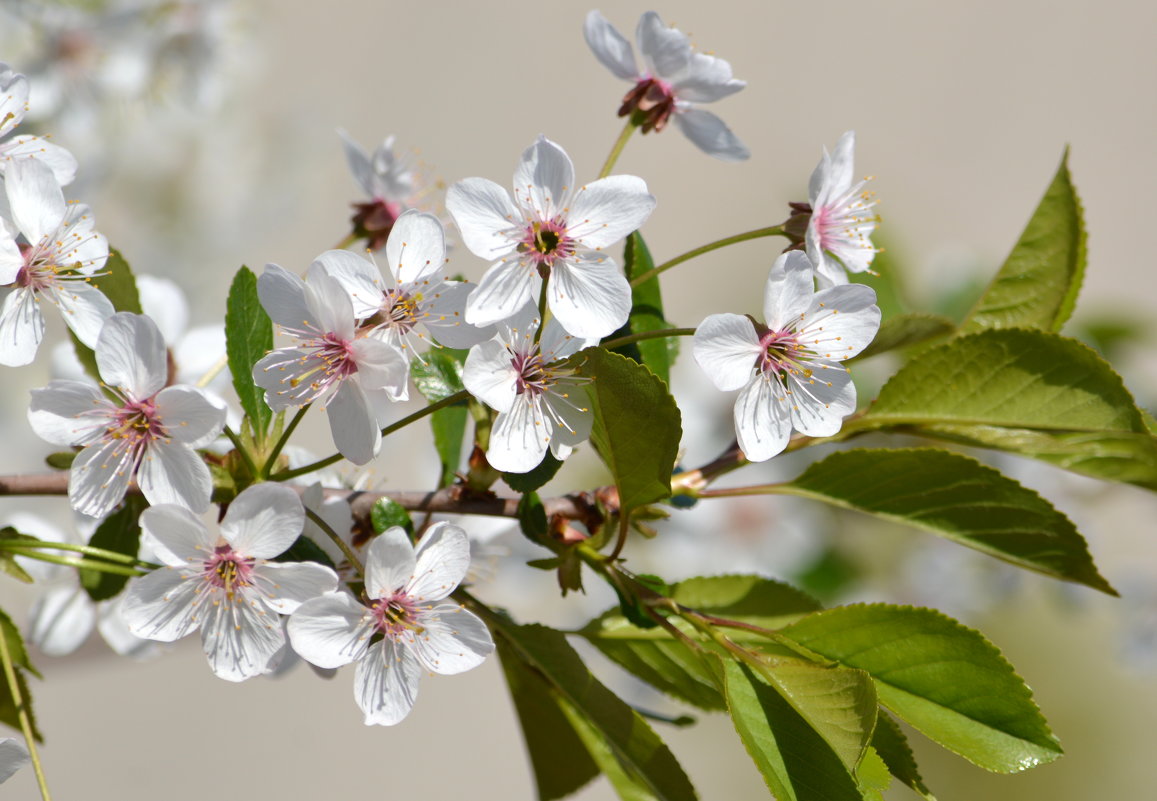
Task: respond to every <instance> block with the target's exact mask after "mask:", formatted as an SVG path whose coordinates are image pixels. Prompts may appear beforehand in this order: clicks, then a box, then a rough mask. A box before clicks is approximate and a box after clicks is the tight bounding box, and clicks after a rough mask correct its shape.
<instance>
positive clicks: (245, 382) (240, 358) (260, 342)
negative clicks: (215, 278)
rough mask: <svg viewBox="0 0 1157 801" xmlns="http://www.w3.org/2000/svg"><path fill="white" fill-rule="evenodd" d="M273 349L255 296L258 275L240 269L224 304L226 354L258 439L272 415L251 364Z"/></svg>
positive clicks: (268, 322) (269, 323)
mask: <svg viewBox="0 0 1157 801" xmlns="http://www.w3.org/2000/svg"><path fill="white" fill-rule="evenodd" d="M272 349H273V321H272V320H270V319H269V315H268V314H266V313H265V309H264V308H263V307H262V306H261V300H260V299H259V298H258V296H257V276H256V275H254V274H253V272H252V271H251V270H250V269H249V268H248V267H242V268H241V269H239V270H238V271H237V274H236V275H235V276H234V277H233V284H232V285H231V286H230V287H229V297H228V299H227V300H226V301H225V354H226V356H227V357H228V359H229V372H230V374H231V375H232V376H233V389H234V390H235V391H236V392H237V398H238V400H240V401H241V408H242V409H243V410H244V411H245V416H246V417H248V418H249V421H250V425H252V426H253V430H254V431H255V432H257V435H258V436H259V437H260V436H263V435H264V434H265V432H266V431H267V430H268V429H269V423H270V422H271V421H272V420H273V412H272V411H271V410H270V408H269V406H268V405H267V404H266V403H265V391H264V390H263V389H261V388H260V387H258V386H257V384H256V383H254V381H253V365H255V364H257V362H258V361H260V360H261V358H262V357H263V356H265V354H266V353H268V352H269V351H271V350H272Z"/></svg>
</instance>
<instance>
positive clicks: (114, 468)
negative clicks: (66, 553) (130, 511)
mask: <svg viewBox="0 0 1157 801" xmlns="http://www.w3.org/2000/svg"><path fill="white" fill-rule="evenodd" d="M135 469H136V463H135V460H134V458H133V453H132V451H131V450H130V449H129V448H126V447H124V441H123V440H111V441H106V442H101V443H99V444H96V445H90V446H89V447H87V448H85V449H84V450H83V451H81V452H80V453H79V454H77V456H76V459H74V460H73V462H72V469H71V471H70V472H69V475H68V502H69V503H71V504H72V508H73V509H75V510H76V511H78V512H80V513H81V514H85V515H89V516H90V517H104V516H105V515H106V514H108V513H109V512H111V511H112V509H113V507H114V506H116V505H117V504H118V503H120V502H121V499H122V498H124V497H125V492H126V491H127V490H128V488H129V482H130V481H131V480H132V478H133V472H134V470H135Z"/></svg>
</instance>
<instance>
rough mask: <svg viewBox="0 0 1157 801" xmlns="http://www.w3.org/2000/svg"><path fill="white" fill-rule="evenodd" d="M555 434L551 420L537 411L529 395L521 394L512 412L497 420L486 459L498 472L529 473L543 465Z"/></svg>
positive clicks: (499, 416)
mask: <svg viewBox="0 0 1157 801" xmlns="http://www.w3.org/2000/svg"><path fill="white" fill-rule="evenodd" d="M552 434H553V429H552V427H551V424H550V421H549V420H547V419H545V418H543V417H542V415H541V414H539V413H538V412H537V410H536V409H535V407H534V406H533V405H532V404H531V402H530V401H529V400H528V398H527V396H526V395H519V396H518V398H516V399H515V402H514V404H513V405H512V406H511V408H510V411H509V412H501V413H499V415H498V417H496V418H495V419H494V426H493V427H492V428H491V429H490V448H489V449H488V450H487V451H486V460H487V461H488V462H490V465H491V466H492V467H494V468H495V469H496V470H502V471H503V472H507V473H527V472H529V471H531V470H533V469H534V468H536V467H538V465H539V463H541V462H542V457H543V455H545V454H546V449H547V447H548V446H549V445H550V440H551V436H552Z"/></svg>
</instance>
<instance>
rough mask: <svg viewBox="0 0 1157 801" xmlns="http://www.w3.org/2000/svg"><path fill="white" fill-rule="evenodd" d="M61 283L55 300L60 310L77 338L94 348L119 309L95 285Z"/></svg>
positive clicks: (75, 282) (80, 282)
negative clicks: (105, 326) (101, 333)
mask: <svg viewBox="0 0 1157 801" xmlns="http://www.w3.org/2000/svg"><path fill="white" fill-rule="evenodd" d="M61 283H62V286H61V287H60V289H58V290H57V292H56V295H55V300H56V303H57V305H58V306H59V307H60V313H61V315H62V316H63V318H64V322H65V323H67V324H68V327H69V328H71V329H72V331H73V333H74V334H76V338H77V339H79V340H80V341H81V342H83V343H84V344H85V345H87V346H88V347H90V348H94V347H95V346H96V343H97V341H98V340H99V338H100V332H101V329H103V328H104V324H105V323H106V322H108V320H109V318H110V317H112V316H113V315H114V314H116V308H114V307H113V305H112V301H110V300H109V299H108V298H107V297H105V295H104V293H103V292H101V291H100V290H99V289H97V288H96V286H94V285H93V284H89V283H85V282H84V281H62V282H61ZM150 319H151V318H150ZM162 341H163V340H162Z"/></svg>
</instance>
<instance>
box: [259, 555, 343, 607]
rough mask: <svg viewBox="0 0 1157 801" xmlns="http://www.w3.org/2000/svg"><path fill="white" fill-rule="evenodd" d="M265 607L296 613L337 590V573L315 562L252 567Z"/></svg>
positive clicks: (278, 563)
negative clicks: (307, 604) (315, 599)
mask: <svg viewBox="0 0 1157 801" xmlns="http://www.w3.org/2000/svg"><path fill="white" fill-rule="evenodd" d="M253 572H254V574H255V575H256V576H257V577H258V578H257V579H256V581H259V582H260V589H261V592H262V598H261V600H263V601H264V602H265V605H266V606H268V607H269V608H270V609H272V610H273V611H274V612H280V613H281V614H283V615H289V614H293V612H294V611H296V610H297V608H298V607H299V606H301V605H302V604H303V603H305V602H306V601H308V600H309V599H311V598H317V597H318V596H320V595H324V594H325V593H327V592H333V591H334V590H336V589H337V573H335V572H333V571H332V570H330V569H329V568H328V567H326V566H325V565H319V564H317V563H316V562H268V561H267V562H262V563H259V564H258V565H257V566H255V567H254V568H253Z"/></svg>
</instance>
